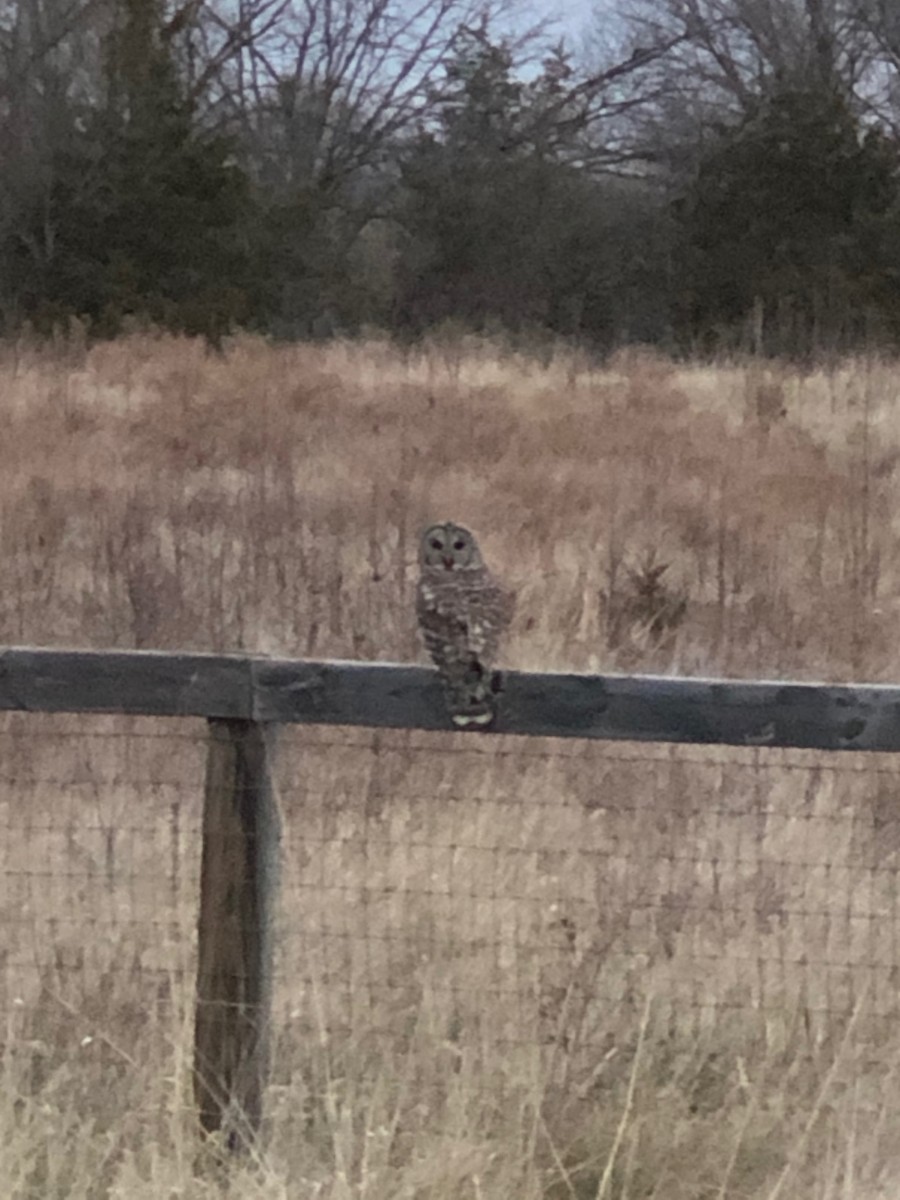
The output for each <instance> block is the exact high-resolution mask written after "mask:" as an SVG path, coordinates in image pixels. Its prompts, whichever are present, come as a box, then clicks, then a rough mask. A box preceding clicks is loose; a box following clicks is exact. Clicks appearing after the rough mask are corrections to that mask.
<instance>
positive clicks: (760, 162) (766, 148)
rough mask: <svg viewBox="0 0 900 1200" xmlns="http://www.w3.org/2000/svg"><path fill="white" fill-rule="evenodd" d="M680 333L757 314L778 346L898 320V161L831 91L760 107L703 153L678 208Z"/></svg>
mask: <svg viewBox="0 0 900 1200" xmlns="http://www.w3.org/2000/svg"><path fill="white" fill-rule="evenodd" d="M676 219H677V222H678V226H679V231H680V236H681V245H680V266H681V268H682V272H683V279H684V283H685V288H684V292H683V303H682V307H681V314H680V315H681V325H682V329H683V330H684V331H686V332H688V333H690V334H692V335H697V334H698V333H699V334H703V333H715V332H720V333H721V331H722V330H727V329H728V328H729V327H732V328H733V327H734V326H735V324H736V323H738V322H740V321H741V320H742V319H743V318H745V317H746V316H747V315H748V314H749V313H750V312H751V310H752V309H753V307H754V304H756V305H759V304H762V306H763V309H764V312H765V314H766V315H767V317H768V318H770V319H771V320H772V322H773V328H771V329H770V345H769V348H771V349H782V348H784V347H782V346H778V345H772V344H771V341H772V340H773V339H775V338H776V337H777V336H778V334H779V333H780V332H783V330H784V327H785V325H787V326H789V330H788V332H789V337H790V340H791V343H792V348H794V349H797V348H800V349H802V348H806V347H810V346H811V345H813V344H815V343H816V342H821V341H823V340H830V341H833V340H835V339H838V340H852V339H853V338H856V337H859V336H861V335H862V334H864V333H865V332H866V326H867V324H869V323H871V321H872V320H873V319H877V320H881V321H883V322H887V323H888V324H889V325H891V326H894V327H896V326H897V324H898V321H900V290H898V286H897V283H898V273H897V269H898V267H900V192H898V172H897V162H896V156H895V153H894V152H893V150H892V149H891V148H890V147H889V145H888V143H887V142H886V141H885V139H884V138H883V136H882V135H881V134H879V133H878V132H877V131H876V130H869V131H868V132H865V133H863V131H862V130H861V129H860V127H859V124H858V122H857V120H856V118H855V116H854V114H853V113H852V111H851V109H850V107H849V104H848V102H847V101H846V99H845V98H844V96H843V95H842V94H841V93H840V92H839V91H838V90H835V89H831V88H824V87H823V88H819V89H818V90H813V89H810V88H801V89H790V88H786V89H784V90H781V91H778V92H776V93H775V94H773V95H772V96H770V97H768V98H764V99H762V100H761V101H760V102H759V104H758V105H757V107H756V110H755V111H754V112H753V113H752V114H751V115H750V116H749V117H748V118H747V119H746V120H745V121H744V122H743V123H742V124H741V125H740V126H739V127H737V128H736V129H733V130H727V131H725V132H724V133H723V134H722V135H721V136H720V138H719V140H718V142H717V143H716V145H715V146H714V147H713V148H712V149H711V150H710V152H709V153H708V154H707V155H706V157H705V158H704V160H703V161H702V163H701V165H700V169H699V171H698V173H697V176H696V178H695V179H694V180H693V182H692V184H691V186H690V187H689V188H688V189H687V191H686V193H685V194H684V195H683V196H682V197H681V198H680V200H679V202H678V204H677V205H676Z"/></svg>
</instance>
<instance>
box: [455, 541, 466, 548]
mask: <svg viewBox="0 0 900 1200" xmlns="http://www.w3.org/2000/svg"><path fill="white" fill-rule="evenodd" d="M465 548H466V543H465V542H460V541H456V542H454V543H453V549H454V550H465Z"/></svg>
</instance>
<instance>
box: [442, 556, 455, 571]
mask: <svg viewBox="0 0 900 1200" xmlns="http://www.w3.org/2000/svg"><path fill="white" fill-rule="evenodd" d="M444 566H445V567H446V568H447V570H448V571H449V570H451V569H452V567H453V559H452V558H446V557H445V558H444Z"/></svg>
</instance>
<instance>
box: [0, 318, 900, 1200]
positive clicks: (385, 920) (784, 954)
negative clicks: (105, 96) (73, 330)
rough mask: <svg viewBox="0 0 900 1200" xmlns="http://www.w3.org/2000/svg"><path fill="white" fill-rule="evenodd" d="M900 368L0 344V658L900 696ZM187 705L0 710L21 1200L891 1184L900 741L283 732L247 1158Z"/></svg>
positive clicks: (423, 1198) (616, 1199)
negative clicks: (169, 718)
mask: <svg viewBox="0 0 900 1200" xmlns="http://www.w3.org/2000/svg"><path fill="white" fill-rule="evenodd" d="M896 378H897V372H896V369H895V367H894V366H893V365H892V364H890V363H887V362H881V361H876V360H873V361H863V360H859V361H854V362H843V363H837V364H833V365H831V366H829V367H828V368H827V369H826V368H824V367H823V368H822V369H820V370H817V371H811V372H808V373H806V374H800V373H798V372H796V371H791V370H788V369H786V368H779V367H762V366H759V365H753V364H732V365H729V364H719V365H716V366H710V365H699V364H698V365H690V366H679V365H676V364H671V363H669V362H667V361H665V360H663V359H660V358H658V357H655V356H653V355H652V354H649V353H647V352H638V351H633V352H628V353H622V354H620V355H618V356H617V357H616V358H615V359H614V360H612V361H611V362H609V363H607V364H605V365H604V366H602V367H600V366H597V365H596V364H591V363H590V362H589V361H587V360H583V361H582V360H581V359H579V358H578V357H577V356H575V355H573V354H572V353H571V352H560V353H559V354H557V355H555V356H550V355H548V356H545V358H544V359H542V360H538V359H537V358H534V359H531V358H526V357H523V356H517V355H515V354H512V353H508V352H504V350H503V349H502V348H501V347H498V346H497V345H490V344H487V343H480V342H478V341H475V340H472V341H463V342H442V341H440V340H436V341H435V342H433V343H432V344H429V345H426V346H424V347H419V348H417V349H415V350H413V351H410V352H408V353H402V352H401V351H399V350H398V349H396V348H393V347H391V346H390V345H388V344H386V343H384V344H382V343H376V342H368V343H361V344H343V343H339V344H333V345H328V346H317V347H310V346H307V347H283V348H273V347H269V346H266V345H265V344H264V343H262V342H260V341H256V340H252V339H249V338H248V339H238V340H235V341H234V342H233V343H232V344H230V345H229V346H227V347H226V349H225V353H224V354H223V355H222V356H221V357H219V356H210V355H207V353H206V352H205V350H204V348H203V346H202V345H201V344H199V343H195V342H188V341H178V340H172V339H166V338H153V337H149V336H146V337H145V336H141V337H132V338H129V339H125V340H122V341H120V342H117V343H113V344H109V345H101V346H97V347H94V348H92V349H91V350H90V351H86V350H85V349H84V347H83V346H80V345H79V344H78V343H77V341H72V342H69V343H66V344H60V345H58V346H57V347H56V348H48V347H32V346H30V345H28V344H25V343H22V344H18V345H15V346H12V345H10V346H7V347H5V348H3V349H2V351H0V406H2V412H0V417H2V421H3V430H4V436H3V438H2V439H0V545H2V554H3V562H4V568H5V570H4V587H3V588H2V589H0V641H2V642H5V643H36V644H41V645H54V644H56V645H93V646H139V647H153V648H163V649H165V648H170V649H176V648H178V649H184V648H192V649H214V650H249V651H254V652H259V653H271V654H288V655H294V654H297V655H309V656H332V657H344V658H367V659H368V658H380V659H388V660H409V659H416V658H420V657H421V653H420V650H419V646H418V639H417V635H416V631H415V625H414V620H413V616H412V590H413V586H414V581H415V575H416V534H417V530H418V529H419V528H420V527H421V526H422V525H423V524H425V523H426V522H428V521H430V520H433V519H438V518H442V517H445V516H446V517H452V518H453V519H456V520H459V521H461V522H462V523H464V524H469V525H470V526H471V527H472V528H473V529H475V530H476V532H477V533H478V535H479V538H480V541H481V544H482V548H483V550H484V553H485V556H486V558H487V560H488V562H489V563H490V565H491V566H492V568H493V569H494V570H495V571H496V573H497V574H498V575H499V576H501V577H502V578H503V579H504V580H505V581H506V582H507V583H508V584H509V585H510V586H512V587H513V588H514V589H515V590H516V592H517V595H518V608H517V614H516V619H515V625H514V628H513V630H512V633H511V636H510V638H509V639H508V642H507V644H506V647H505V656H504V657H505V664H506V665H508V666H511V667H513V666H514V667H522V668H531V669H551V668H552V669H566V668H569V669H575V670H592V669H598V670H635V671H654V672H674V673H682V674H701V673H702V674H727V675H735V676H747V677H760V676H762V677H770V678H771V677H775V676H785V677H793V678H800V679H802V678H809V679H813V678H830V679H857V680H885V681H900V650H898V647H897V638H896V637H895V630H896V629H897V627H898V623H900V578H898V576H900V558H898V555H897V553H896V551H895V545H896V530H895V528H894V521H895V516H894V514H895V512H897V511H898V508H900V506H898V504H897V503H896V500H897V490H898V470H897V468H898V465H900V417H898V416H897V410H896V406H895V386H896V384H895V381H896ZM203 736H204V730H203V727H202V723H200V722H183V723H178V724H177V725H172V724H168V723H166V722H161V721H149V720H147V721H144V720H140V721H139V720H125V719H112V718H90V719H88V718H84V719H77V720H76V719H74V718H59V717H54V718H51V717H38V716H31V715H21V714H15V715H8V716H6V717H3V718H2V720H0V748H2V757H0V829H2V831H3V833H4V834H5V836H4V837H3V838H2V841H0V846H2V849H0V926H2V928H3V932H4V935H5V937H4V949H3V951H2V955H0V963H2V970H0V996H2V999H3V1008H4V1012H5V1013H6V1020H7V1029H6V1033H5V1036H4V1038H3V1042H2V1045H3V1062H2V1067H0V1070H2V1072H3V1079H4V1083H5V1086H4V1088H3V1089H2V1093H0V1096H2V1098H0V1192H2V1193H3V1194H4V1195H7V1196H9V1197H10V1198H15V1200H18V1198H19V1197H21V1198H23V1200H24V1198H25V1197H28V1198H29V1200H31V1198H32V1197H33V1198H34V1200H38V1198H40V1200H45V1198H46V1200H57V1198H62V1197H73V1198H82V1197H83V1198H85V1200H87V1198H91V1200H94V1198H98V1197H104V1198H105V1197H110V1198H115V1200H131V1198H132V1197H134V1198H135V1200H144V1198H146V1200H151V1198H152V1200H157V1198H165V1200H168V1198H170V1197H176V1196H177V1197H184V1198H186V1200H200V1198H201V1197H203V1198H206V1197H219V1196H222V1195H225V1194H229V1195H234V1196H240V1197H242V1198H243V1197H247V1198H252V1197H260V1198H261V1200H270V1198H271V1200H274V1198H276V1197H279V1198H280V1197H285V1198H288V1197H290V1198H291V1200H293V1198H295V1197H296V1198H297V1200H313V1198H316V1200H319V1198H321V1200H345V1198H346V1200H350V1198H351V1197H352V1198H354V1200H357V1198H359V1200H399V1198H403V1200H506V1198H510V1200H539V1198H540V1200H644V1198H646V1200H649V1198H651V1197H653V1198H659V1200H663V1198H664V1200H688V1198H690V1200H714V1198H720V1200H725V1198H726V1197H727V1198H729V1200H730V1198H740V1200H778V1198H783V1200H787V1198H789V1197H790V1198H792V1200H793V1198H794V1197H797V1198H801V1200H806V1198H810V1200H812V1198H816V1200H892V1198H893V1197H894V1196H896V1195H897V1192H898V1189H900V1161H898V1156H897V1150H896V1134H895V1113H896V1111H897V1106H898V1104H900V1077H898V1066H900V1000H898V997H897V995H896V976H897V972H898V970H900V911H898V903H897V891H898V889H897V883H898V879H897V871H898V869H900V818H898V813H897V808H896V792H897V784H896V779H895V774H894V764H893V761H892V759H891V758H890V757H889V756H876V755H870V756H853V755H831V756H824V755H816V754H811V753H788V752H779V751H764V750H746V751H738V750H733V751H729V752H723V751H709V752H704V751H702V750H700V749H698V748H696V747H694V748H685V749H670V748H667V747H655V746H630V745H622V744H619V745H611V746H603V745H600V744H598V745H586V744H581V743H578V742H568V743H566V744H564V745H561V744H555V743H553V742H551V741H549V740H548V741H543V740H540V741H539V740H533V741H529V742H527V743H523V742H522V741H521V740H519V741H516V739H502V738H479V739H472V738H471V737H469V738H467V737H466V736H465V735H447V736H436V735H425V734H379V735H375V734H372V733H367V732H365V731H344V730H334V729H331V730H326V729H322V730H316V729H310V730H305V731H291V732H287V731H286V732H285V733H284V736H283V738H282V742H281V749H280V759H279V779H278V796H279V801H280V804H281V807H282V811H283V817H284V826H285V866H284V881H283V888H282V901H281V910H280V914H279V937H278V946H279V954H278V964H277V988H276V1009H277V1013H278V1024H277V1029H276V1055H275V1064H274V1070H273V1079H272V1085H271V1089H270V1094H269V1097H268V1114H269V1116H268V1122H267V1128H266V1130H265V1137H264V1139H263V1141H262V1143H261V1145H260V1147H259V1152H258V1154H257V1155H256V1156H255V1157H254V1159H253V1161H251V1162H247V1163H244V1164H242V1165H238V1166H230V1167H225V1166H224V1165H222V1166H218V1167H217V1166H215V1165H213V1166H209V1164H208V1163H207V1164H205V1167H204V1169H200V1167H199V1166H198V1158H197V1140H196V1137H195V1134H194V1131H193V1125H192V1120H191V1107H190V1049H189V1048H190V1036H191V988H192V963H193V923H194V921H195V916H196V894H197V874H198V849H199V847H198V837H197V831H198V822H199V817H200V812H199V803H200V789H201V782H202V772H203V755H204V743H203Z"/></svg>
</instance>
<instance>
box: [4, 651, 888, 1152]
mask: <svg viewBox="0 0 900 1200" xmlns="http://www.w3.org/2000/svg"><path fill="white" fill-rule="evenodd" d="M499 707H500V715H499V718H498V720H497V722H496V724H495V725H494V727H493V729H492V731H491V732H492V733H498V734H513V735H522V736H551V737H579V738H605V739H625V740H630V741H652V742H681V743H694V744H698V743H701V744H707V745H730V746H773V747H774V746H783V747H800V748H809V749H817V750H869V751H897V750H900V687H881V686H878V687H876V686H862V685H849V684H848V685H844V684H830V683H795V682H779V681H774V682H758V681H736V680H721V679H676V678H670V677H653V676H614V675H606V676H603V675H559V674H528V673H521V672H509V673H507V674H506V675H505V676H504V677H503V688H502V692H501V695H500V705H499ZM0 709H6V710H18V711H23V712H67V713H86V712H90V713H122V714H137V715H148V716H167V717H188V716H196V717H205V718H206V719H207V721H208V722H209V749H208V755H207V768H206V785H205V792H204V816H203V849H202V866H201V889H200V890H201V894H200V912H199V923H198V972H197V991H196V1016H195V1046H194V1080H195V1095H196V1100H197V1106H198V1111H199V1116H200V1121H201V1124H202V1125H203V1127H204V1128H205V1129H206V1130H207V1131H210V1132H212V1131H216V1130H223V1131H225V1133H226V1134H227V1137H228V1139H229V1143H230V1144H232V1145H235V1146H242V1145H244V1146H245V1145H247V1144H248V1142H249V1141H250V1140H252V1138H253V1137H254V1136H255V1133H256V1130H257V1129H258V1127H259V1122H260V1118H261V1109H262V1094H263V1089H264V1085H265V1078H266V1071H267V1063H268V1044H267V1043H268V1036H267V1031H268V1027H269V1020H270V1010H271V978H272V953H273V947H272V936H271V930H272V910H273V906H274V897H275V890H276V875H277V863H278V843H279V828H278V818H277V811H276V805H275V804H274V801H273V797H272V792H271V786H270V777H271V770H272V757H273V753H274V750H273V747H274V729H275V727H277V725H279V724H285V723H307V724H336V725H363V726H370V727H373V728H378V727H380V728H394V729H397V728H405V729H426V730H451V729H453V726H452V724H451V722H450V721H449V719H448V717H447V714H446V711H445V709H444V702H443V693H442V690H441V687H440V684H439V681H438V678H437V676H436V674H435V672H434V671H432V670H430V669H426V668H423V667H415V666H401V665H393V664H389V663H353V662H309V661H294V660H278V659H270V658H260V657H251V656H238V655H234V656H230V655H207V654H162V653H151V652H145V651H89V650H45V649H34V648H29V647H22V648H11V649H7V650H5V651H0ZM469 736H483V735H479V734H475V733H473V734H471V735H469Z"/></svg>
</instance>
